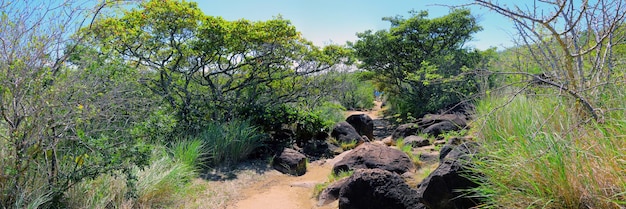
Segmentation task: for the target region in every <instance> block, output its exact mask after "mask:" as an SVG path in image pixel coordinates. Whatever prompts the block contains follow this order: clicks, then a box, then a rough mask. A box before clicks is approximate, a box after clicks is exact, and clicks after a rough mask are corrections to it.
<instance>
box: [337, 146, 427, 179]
mask: <svg viewBox="0 0 626 209" xmlns="http://www.w3.org/2000/svg"><path fill="white" fill-rule="evenodd" d="M365 168H370V169H372V168H380V169H383V170H387V171H391V172H394V173H397V174H403V173H405V172H407V171H411V170H414V169H415V165H414V164H413V162H412V161H411V158H410V157H409V156H408V155H407V154H406V153H404V152H402V151H400V150H397V149H393V148H390V147H388V146H386V145H383V144H377V143H364V144H361V145H359V146H357V147H356V148H354V149H353V150H352V151H351V152H350V153H348V154H347V155H346V156H345V157H343V159H341V160H340V161H339V162H337V163H335V165H334V166H333V172H334V173H335V174H338V173H340V172H342V171H350V170H356V169H365Z"/></svg>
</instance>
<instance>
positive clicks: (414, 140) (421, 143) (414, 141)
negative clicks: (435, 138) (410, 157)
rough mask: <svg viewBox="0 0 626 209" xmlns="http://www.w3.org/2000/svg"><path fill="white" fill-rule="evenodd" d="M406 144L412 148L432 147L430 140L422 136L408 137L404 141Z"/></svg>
mask: <svg viewBox="0 0 626 209" xmlns="http://www.w3.org/2000/svg"><path fill="white" fill-rule="evenodd" d="M403 142H404V144H410V145H411V147H425V146H428V145H430V140H428V139H427V138H424V137H421V136H415V135H411V136H407V137H406V138H404V140H403Z"/></svg>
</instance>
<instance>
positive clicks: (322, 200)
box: [317, 178, 348, 207]
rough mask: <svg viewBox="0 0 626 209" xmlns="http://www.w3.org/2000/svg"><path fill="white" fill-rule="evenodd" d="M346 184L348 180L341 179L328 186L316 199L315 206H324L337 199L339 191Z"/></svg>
mask: <svg viewBox="0 0 626 209" xmlns="http://www.w3.org/2000/svg"><path fill="white" fill-rule="evenodd" d="M346 182H348V178H343V179H340V180H338V181H335V182H333V183H332V184H330V185H328V186H327V187H326V188H325V189H324V190H322V192H321V193H320V195H319V197H318V198H317V206H318V207H320V206H324V205H327V204H330V203H331V202H334V201H335V200H338V199H339V191H341V188H343V186H344V185H345V184H346Z"/></svg>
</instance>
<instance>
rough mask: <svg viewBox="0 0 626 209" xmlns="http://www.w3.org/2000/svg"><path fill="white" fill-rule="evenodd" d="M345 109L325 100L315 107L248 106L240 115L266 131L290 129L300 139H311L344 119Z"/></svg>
mask: <svg viewBox="0 0 626 209" xmlns="http://www.w3.org/2000/svg"><path fill="white" fill-rule="evenodd" d="M343 110H344V109H343V107H342V106H341V105H338V104H335V103H332V102H324V103H322V104H321V105H319V106H317V107H315V108H313V109H306V108H302V107H296V106H294V105H289V104H282V105H277V106H271V107H266V106H263V107H248V108H247V110H246V111H242V112H243V116H240V117H242V118H251V122H252V123H253V124H254V125H255V126H258V127H261V128H262V131H264V132H266V133H271V132H276V131H281V130H283V129H289V130H291V131H293V132H294V133H295V134H296V136H295V137H296V138H298V139H310V138H312V137H313V136H315V134H317V133H319V132H329V131H330V129H331V128H332V126H333V125H335V124H336V123H337V122H339V121H343V120H344V119H345V118H344V116H343ZM282 143H289V141H285V142H282Z"/></svg>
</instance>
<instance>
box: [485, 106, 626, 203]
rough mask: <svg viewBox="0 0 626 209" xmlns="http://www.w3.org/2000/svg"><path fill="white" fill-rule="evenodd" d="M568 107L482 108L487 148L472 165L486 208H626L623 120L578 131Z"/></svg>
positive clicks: (625, 122) (581, 127)
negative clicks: (478, 174)
mask: <svg viewBox="0 0 626 209" xmlns="http://www.w3.org/2000/svg"><path fill="white" fill-rule="evenodd" d="M567 104H570V103H569V102H568V101H562V98H559V97H545V98H527V97H524V96H516V97H514V98H509V97H500V98H494V97H491V98H486V99H484V100H482V101H480V102H479V103H478V105H477V107H476V108H477V115H478V118H479V120H478V121H476V123H475V124H476V128H478V130H477V131H478V137H477V139H478V142H480V144H482V147H481V152H480V155H479V156H477V158H476V159H475V160H474V163H473V164H474V169H475V171H476V172H477V173H480V174H481V175H480V176H479V177H475V180H476V182H477V183H479V184H480V186H479V188H478V189H476V191H475V192H477V194H476V195H478V196H479V197H482V198H484V201H485V203H486V205H485V207H488V208H623V207H625V206H626V164H625V163H624V162H626V153H624V150H625V149H626V137H625V136H626V120H624V117H623V115H622V116H621V117H615V118H607V119H606V121H605V123H603V124H589V125H581V124H580V123H579V121H581V120H580V119H579V118H576V117H577V114H573V112H575V111H573V109H574V108H575V107H571V106H570V105H567ZM622 104H623V102H622Z"/></svg>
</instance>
